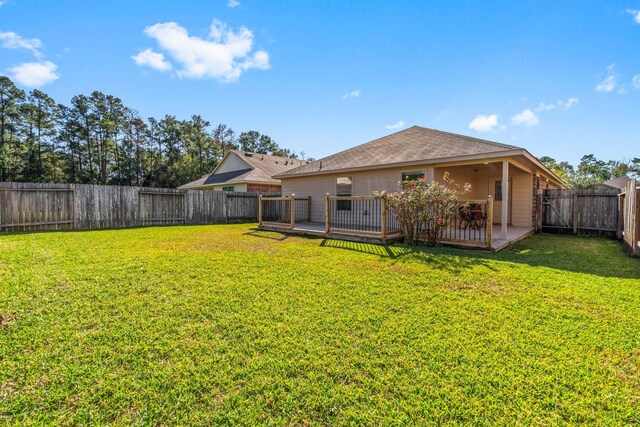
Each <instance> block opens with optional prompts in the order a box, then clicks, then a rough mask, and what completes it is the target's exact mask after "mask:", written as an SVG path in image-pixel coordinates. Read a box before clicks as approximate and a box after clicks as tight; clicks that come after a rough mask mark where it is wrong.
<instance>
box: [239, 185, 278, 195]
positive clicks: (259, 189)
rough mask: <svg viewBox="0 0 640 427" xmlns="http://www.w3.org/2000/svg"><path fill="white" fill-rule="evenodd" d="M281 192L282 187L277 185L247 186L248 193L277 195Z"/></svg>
mask: <svg viewBox="0 0 640 427" xmlns="http://www.w3.org/2000/svg"><path fill="white" fill-rule="evenodd" d="M281 190H282V186H281V185H277V184H247V191H248V192H249V193H263V194H264V193H279V192H280V191H281Z"/></svg>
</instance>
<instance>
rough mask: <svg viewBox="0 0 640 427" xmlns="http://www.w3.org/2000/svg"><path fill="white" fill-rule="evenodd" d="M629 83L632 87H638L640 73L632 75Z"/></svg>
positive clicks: (639, 84) (639, 87) (639, 86)
mask: <svg viewBox="0 0 640 427" xmlns="http://www.w3.org/2000/svg"><path fill="white" fill-rule="evenodd" d="M631 84H632V85H633V87H634V89H640V74H638V75H635V76H633V78H632V79H631Z"/></svg>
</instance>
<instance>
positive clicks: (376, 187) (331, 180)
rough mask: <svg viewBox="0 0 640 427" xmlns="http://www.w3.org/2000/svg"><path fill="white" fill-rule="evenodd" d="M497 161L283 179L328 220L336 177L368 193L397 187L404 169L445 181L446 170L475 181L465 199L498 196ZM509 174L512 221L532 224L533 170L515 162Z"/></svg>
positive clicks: (319, 218)
mask: <svg viewBox="0 0 640 427" xmlns="http://www.w3.org/2000/svg"><path fill="white" fill-rule="evenodd" d="M497 165H499V163H493V164H489V165H484V164H478V165H465V166H453V167H440V166H438V165H435V167H434V165H424V166H411V167H402V168H388V169H376V170H368V171H359V172H348V173H337V174H327V175H315V176H307V177H304V176H303V177H293V178H284V179H282V195H283V196H289V195H291V194H295V195H296V196H299V197H307V196H311V200H312V203H311V220H312V221H314V222H323V221H324V220H325V199H326V194H327V193H329V194H330V195H336V180H337V178H338V177H343V176H351V177H352V179H353V183H352V195H354V196H368V195H371V193H372V192H374V191H378V192H381V191H386V192H388V193H392V192H395V191H397V190H398V182H399V181H401V179H402V174H403V173H407V172H424V173H425V179H426V180H427V181H432V180H434V179H435V180H437V181H442V180H443V176H444V172H449V175H450V177H451V178H452V179H453V180H454V181H455V182H456V183H457V184H459V185H460V186H462V185H464V184H465V183H469V184H471V191H470V192H469V193H466V194H465V195H464V196H463V198H464V199H486V198H487V196H488V195H491V196H494V194H493V188H490V186H491V184H490V183H491V182H492V181H491V178H495V179H501V178H502V170H501V167H498V166H497ZM509 176H510V178H511V189H510V191H511V193H512V194H511V201H512V211H511V224H512V225H514V226H532V224H533V218H532V211H533V209H534V204H533V203H534V201H533V198H532V197H531V195H532V193H533V174H531V173H528V172H524V171H522V170H521V169H518V168H516V167H515V166H513V165H511V166H510V168H509Z"/></svg>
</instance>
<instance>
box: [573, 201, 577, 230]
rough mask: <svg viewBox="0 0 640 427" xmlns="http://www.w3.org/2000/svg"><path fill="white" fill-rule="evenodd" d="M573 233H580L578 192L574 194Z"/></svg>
mask: <svg viewBox="0 0 640 427" xmlns="http://www.w3.org/2000/svg"><path fill="white" fill-rule="evenodd" d="M573 234H578V194H577V193H576V194H574V195H573Z"/></svg>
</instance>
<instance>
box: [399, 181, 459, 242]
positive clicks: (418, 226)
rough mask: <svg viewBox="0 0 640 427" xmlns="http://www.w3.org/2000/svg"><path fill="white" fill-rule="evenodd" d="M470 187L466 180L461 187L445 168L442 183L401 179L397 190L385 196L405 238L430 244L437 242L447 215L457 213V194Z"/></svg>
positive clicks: (451, 215)
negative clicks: (402, 180) (403, 180)
mask: <svg viewBox="0 0 640 427" xmlns="http://www.w3.org/2000/svg"><path fill="white" fill-rule="evenodd" d="M470 189H471V186H470V185H469V184H465V185H464V186H463V188H462V189H460V188H459V186H458V185H456V184H455V182H453V180H452V179H450V178H449V174H448V173H446V172H445V174H444V179H443V182H442V183H440V182H436V181H433V182H431V183H427V182H426V181H424V180H421V179H418V180H413V181H405V182H402V183H400V184H399V191H398V192H397V193H392V194H389V195H388V199H389V207H390V208H391V209H392V214H393V215H395V216H396V217H397V219H398V222H399V224H400V231H401V232H402V235H403V237H404V240H405V242H406V243H408V244H411V245H415V244H417V243H419V242H424V243H425V244H427V245H429V246H435V245H437V244H438V243H440V239H442V234H443V233H444V231H445V230H446V228H447V227H448V226H449V219H450V218H451V217H453V216H455V215H456V214H457V211H458V205H459V203H458V197H459V196H460V195H461V194H464V193H466V192H468V191H469V190H470Z"/></svg>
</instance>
